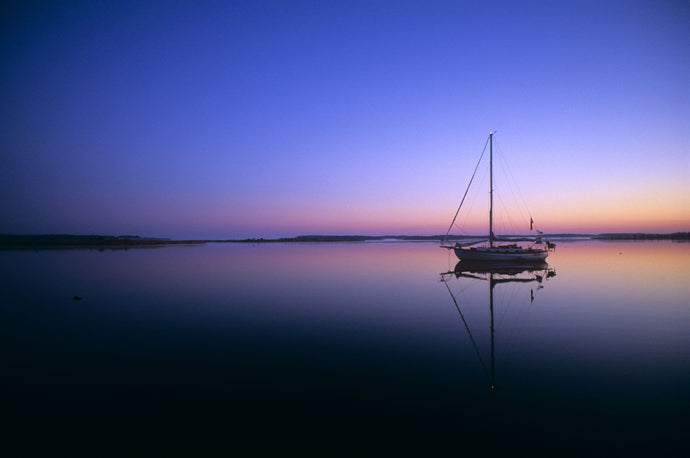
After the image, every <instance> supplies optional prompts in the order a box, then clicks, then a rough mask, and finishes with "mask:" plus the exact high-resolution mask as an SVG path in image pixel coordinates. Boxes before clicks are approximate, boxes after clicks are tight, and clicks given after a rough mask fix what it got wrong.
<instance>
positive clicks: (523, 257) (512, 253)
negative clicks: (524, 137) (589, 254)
mask: <svg viewBox="0 0 690 458" xmlns="http://www.w3.org/2000/svg"><path fill="white" fill-rule="evenodd" d="M493 135H494V132H490V133H489V139H488V143H489V236H488V239H487V240H480V241H475V242H472V243H469V244H465V245H461V244H460V243H455V244H453V245H450V244H447V239H448V234H450V231H451V229H452V227H453V225H454V224H455V220H456V218H457V217H458V213H459V212H460V208H461V207H462V204H463V202H464V200H465V197H466V196H467V191H468V190H469V188H470V185H471V184H472V179H474V174H473V175H472V179H470V182H469V184H468V185H467V190H466V191H465V194H464V196H463V198H462V201H461V202H460V207H458V211H457V212H456V213H455V217H454V218H453V221H452V222H451V223H450V227H449V228H448V232H446V235H445V237H444V238H443V241H442V242H441V248H446V249H450V250H453V251H454V252H455V255H456V256H457V257H458V259H460V260H461V261H468V262H521V263H524V262H536V263H539V262H544V260H545V259H546V257H547V256H548V255H549V251H550V250H551V249H553V248H554V247H555V245H554V244H553V243H550V242H548V241H545V240H543V239H542V237H541V232H539V236H538V237H536V238H534V239H533V240H531V241H530V242H531V243H530V244H529V245H527V246H525V245H524V244H523V243H517V242H516V241H513V240H501V239H499V238H497V237H496V236H495V235H494V228H493V207H494V189H493ZM484 148H485V150H484V151H486V146H484ZM483 155H484V152H482V156H481V157H483ZM481 157H480V159H479V160H480V162H481ZM478 166H479V163H477V167H478ZM474 172H475V173H476V172H477V168H475V170H474ZM533 222H534V221H533V220H532V218H531V217H530V230H532V228H533Z"/></svg>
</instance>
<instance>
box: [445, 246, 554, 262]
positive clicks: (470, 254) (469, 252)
mask: <svg viewBox="0 0 690 458" xmlns="http://www.w3.org/2000/svg"><path fill="white" fill-rule="evenodd" d="M453 251H455V256H457V257H458V259H460V260H461V261H501V262H542V261H544V260H545V259H546V257H547V256H548V254H549V252H548V251H547V250H540V249H525V248H500V247H498V248H455V249H454V250H453Z"/></svg>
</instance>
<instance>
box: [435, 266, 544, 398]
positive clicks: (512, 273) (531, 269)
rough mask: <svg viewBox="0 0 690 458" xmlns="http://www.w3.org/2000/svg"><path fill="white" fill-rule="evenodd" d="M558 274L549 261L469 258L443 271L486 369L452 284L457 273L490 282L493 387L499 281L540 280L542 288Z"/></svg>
mask: <svg viewBox="0 0 690 458" xmlns="http://www.w3.org/2000/svg"><path fill="white" fill-rule="evenodd" d="M554 276H556V271H555V270H554V269H553V268H552V267H549V265H548V264H547V263H546V262H540V263H527V264H515V263H495V262H494V263H487V262H467V261H464V262H463V261H460V262H458V263H457V264H456V265H455V268H454V269H453V270H451V271H448V272H443V273H441V282H443V284H444V285H445V286H446V288H447V289H448V293H450V296H451V298H452V299H453V303H454V304H455V308H456V309H457V311H458V314H459V315H460V318H461V319H462V322H463V324H464V325H465V330H466V331H467V334H468V336H469V338H470V341H471V342H472V346H473V347H474V351H475V352H476V354H477V357H478V358H479V362H480V363H481V365H482V367H483V369H484V371H485V373H486V372H487V367H486V364H485V363H484V361H483V359H482V357H481V353H480V351H479V348H478V346H477V343H476V341H475V339H474V337H473V336H472V331H471V330H470V326H469V325H468V323H467V320H466V319H465V316H464V315H463V313H462V309H461V308H460V305H459V303H458V299H457V297H456V295H455V294H454V293H453V291H452V289H451V287H450V286H449V284H448V283H449V281H451V280H453V277H454V278H455V279H457V280H461V281H464V280H468V281H487V282H488V286H489V321H490V332H491V334H490V336H491V363H490V376H489V378H490V387H491V389H492V390H493V389H495V388H496V383H495V373H494V367H495V354H494V347H495V346H494V337H495V327H494V288H495V287H496V286H497V285H501V284H505V283H525V284H529V283H536V285H537V288H536V290H537V291H538V290H540V289H542V288H543V287H544V285H543V283H544V281H546V280H548V279H550V278H552V277H554ZM534 291H535V288H530V304H531V303H532V302H534Z"/></svg>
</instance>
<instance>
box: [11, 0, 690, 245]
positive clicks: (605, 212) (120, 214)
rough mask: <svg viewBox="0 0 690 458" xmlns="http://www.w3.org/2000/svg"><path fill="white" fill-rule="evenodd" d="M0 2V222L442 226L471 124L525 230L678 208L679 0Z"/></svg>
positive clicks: (106, 226)
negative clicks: (522, 208) (516, 188)
mask: <svg viewBox="0 0 690 458" xmlns="http://www.w3.org/2000/svg"><path fill="white" fill-rule="evenodd" d="M5 8H6V9H5V11H4V13H3V14H2V15H1V16H2V18H3V19H2V21H3V22H2V32H1V33H2V35H1V36H2V42H1V45H2V48H1V50H2V68H3V71H2V72H0V100H1V101H2V103H1V104H0V142H1V143H0V148H1V149H0V154H1V159H2V166H1V167H0V180H1V184H0V214H2V215H4V216H3V218H2V221H0V233H84V234H91V233H98V234H139V235H148V236H161V237H175V238H184V237H204V238H207V237H208V238H230V237H254V236H256V237H274V236H289V235H298V234H307V233H333V234H349V233H357V234H401V233H407V234H418V233H421V234H438V233H444V232H445V230H446V229H447V227H448V224H449V223H450V219H451V218H452V215H453V213H454V211H455V209H456V207H457V204H458V203H459V200H460V197H461V195H462V193H463V192H464V189H465V186H466V183H467V180H469V177H470V175H471V173H472V169H473V167H474V164H475V162H476V160H477V158H478V157H479V154H480V153H481V149H482V147H483V145H484V142H485V140H486V136H487V134H488V132H489V131H491V130H497V131H498V133H497V135H496V140H497V142H498V144H499V145H500V151H501V153H502V154H505V156H506V159H507V160H508V161H509V163H510V167H511V171H512V175H514V176H515V178H516V180H517V181H518V182H519V185H520V193H521V195H522V196H524V198H525V200H526V201H527V202H528V203H529V210H530V213H531V214H532V216H533V217H534V219H535V221H537V222H539V227H540V228H541V229H542V230H544V231H545V232H562V231H568V232H608V231H638V230H640V231H652V232H670V231H676V230H689V229H690V216H689V215H690V197H689V196H690V185H689V184H688V183H689V176H690V175H689V173H690V172H689V169H690V165H689V162H690V159H689V157H690V147H689V146H688V145H690V130H689V129H688V127H687V126H688V121H689V120H690V108H688V107H690V90H688V87H690V84H688V83H690V65H689V64H690V36H689V34H688V25H689V24H690V7H689V6H688V5H687V3H686V2H674V1H592V2H589V1H574V2H531V1H520V2H518V1H515V2H503V1H498V2H490V1H489V2H449V1H437V2H434V1H429V2H404V1H389V2H386V1H353V2H328V1H313V2H302V1H290V2H268V1H263V2H262V1H243V2H203V1H202V2H71V3H64V4H62V3H57V4H56V3H52V2H51V3H40V2H38V3H31V4H29V6H27V5H26V4H24V3H18V4H17V5H16V6H15V7H13V8H12V7H11V8H8V7H5ZM484 194H486V193H484ZM484 198H485V196H484ZM478 205H480V204H478ZM481 205H483V204H481ZM482 212H483V213H482ZM482 212H480V213H479V214H478V216H477V217H476V218H474V219H472V218H470V219H467V220H465V226H464V227H462V228H461V230H462V231H463V232H466V233H475V232H481V231H483V230H484V229H483V226H484V225H485V224H486V221H485V220H486V217H485V213H486V211H485V208H482Z"/></svg>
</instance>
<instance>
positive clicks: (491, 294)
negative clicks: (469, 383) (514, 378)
mask: <svg viewBox="0 0 690 458" xmlns="http://www.w3.org/2000/svg"><path fill="white" fill-rule="evenodd" d="M494 285H495V283H494V274H493V273H490V274H489V315H490V317H491V389H492V390H493V389H494V388H496V383H495V379H494Z"/></svg>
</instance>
